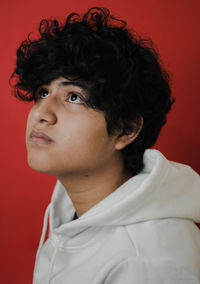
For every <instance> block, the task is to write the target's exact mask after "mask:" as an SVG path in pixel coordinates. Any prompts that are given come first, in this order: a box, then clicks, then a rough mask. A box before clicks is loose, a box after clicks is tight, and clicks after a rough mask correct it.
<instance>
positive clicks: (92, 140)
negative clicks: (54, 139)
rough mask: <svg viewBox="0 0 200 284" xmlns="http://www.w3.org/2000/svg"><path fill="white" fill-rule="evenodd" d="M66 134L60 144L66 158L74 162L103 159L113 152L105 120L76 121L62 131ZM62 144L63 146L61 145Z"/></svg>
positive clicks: (61, 138)
mask: <svg viewBox="0 0 200 284" xmlns="http://www.w3.org/2000/svg"><path fill="white" fill-rule="evenodd" d="M60 132H61V133H64V135H62V137H60V139H59V144H60V146H61V148H62V150H63V151H61V152H62V153H65V154H66V156H67V157H68V158H70V159H72V160H82V161H84V162H85V163H87V162H89V160H95V159H98V160H100V159H102V158H103V157H105V155H107V153H108V152H109V151H110V150H111V149H110V148H111V146H112V143H111V138H110V137H109V136H108V134H107V130H106V123H105V121H104V118H101V119H94V118H93V119H90V120H83V119H82V120H81V121H79V120H76V121H73V124H71V125H70V124H68V127H64V129H62V130H60ZM61 143H62V145H61Z"/></svg>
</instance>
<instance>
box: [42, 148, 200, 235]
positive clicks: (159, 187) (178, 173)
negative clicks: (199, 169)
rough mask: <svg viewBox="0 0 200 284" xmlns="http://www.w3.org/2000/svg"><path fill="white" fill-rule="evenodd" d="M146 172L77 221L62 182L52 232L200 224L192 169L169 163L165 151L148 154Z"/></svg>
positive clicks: (199, 181) (198, 185) (199, 185)
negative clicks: (171, 221)
mask: <svg viewBox="0 0 200 284" xmlns="http://www.w3.org/2000/svg"><path fill="white" fill-rule="evenodd" d="M143 160H144V169H143V170H142V171H141V172H140V173H139V174H138V175H136V176H134V177H132V178H130V179H129V180H128V181H126V182H125V183H124V184H122V185H121V186H120V187H119V188H117V189H116V190H115V191H114V192H112V193H111V194H110V195H109V196H107V197H106V198H105V199H104V200H102V201H101V202H99V203H98V204H96V205H95V206H94V207H92V208H91V209H90V210H88V211H87V212H86V213H84V214H83V215H82V216H81V217H80V218H78V219H77V220H74V221H71V220H72V218H73V216H74V213H75V209H74V207H73V204H72V201H71V199H70V198H69V196H68V194H67V191H66V190H65V188H64V187H63V185H62V184H61V183H60V181H59V180H58V181H57V183H56V185H55V188H54V192H53V195H52V199H51V203H50V205H49V206H48V208H47V211H46V219H47V215H48V213H49V212H50V233H53V234H65V235H68V236H69V237H72V236H73V235H75V234H77V233H80V232H81V231H83V230H85V229H87V228H88V227H91V226H95V227H98V226H120V225H130V224H134V223H136V222H143V221H148V220H155V219H160V218H186V219H190V220H193V221H194V222H196V223H199V222H200V178H199V175H198V174H197V173H196V172H195V171H193V170H192V168H191V167H189V166H187V165H184V164H180V163H176V162H172V161H169V160H167V159H166V158H165V157H164V156H163V154H162V153H161V152H159V151H158V150H154V149H147V150H146V151H145V152H144V156H143Z"/></svg>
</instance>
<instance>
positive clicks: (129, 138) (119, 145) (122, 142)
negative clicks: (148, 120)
mask: <svg viewBox="0 0 200 284" xmlns="http://www.w3.org/2000/svg"><path fill="white" fill-rule="evenodd" d="M143 122H144V120H143V117H141V118H140V123H139V125H138V124H137V125H135V123H134V126H136V129H137V131H133V132H131V133H129V134H124V135H119V136H118V138H117V141H116V144H115V149H116V150H121V149H123V148H124V147H125V146H127V145H128V144H130V143H131V142H133V141H134V140H135V139H136V138H137V136H138V135H139V133H140V131H141V130H142V127H143ZM134 128H135V127H134Z"/></svg>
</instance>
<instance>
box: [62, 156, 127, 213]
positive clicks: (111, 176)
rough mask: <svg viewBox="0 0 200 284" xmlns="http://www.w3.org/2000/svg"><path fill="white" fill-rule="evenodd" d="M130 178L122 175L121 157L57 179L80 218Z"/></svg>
mask: <svg viewBox="0 0 200 284" xmlns="http://www.w3.org/2000/svg"><path fill="white" fill-rule="evenodd" d="M130 177H131V175H130V174H128V173H124V169H123V161H122V157H121V156H118V157H117V160H115V161H112V162H111V163H110V164H107V165H106V166H104V167H102V168H99V169H95V170H92V171H87V172H85V173H78V174H77V173H76V174H70V175H65V176H62V177H58V179H59V180H60V182H61V183H62V184H63V186H64V187H65V189H66V190H67V193H68V195H69V197H70V198H71V200H72V202H73V205H74V208H75V210H76V214H77V216H78V217H80V216H81V215H82V214H84V213H85V212H86V211H88V210H89V209H90V208H92V207H93V206H94V205H95V204H97V203H99V202H100V201H101V200H103V199H104V198H106V197H107V196H108V195H109V194H110V193H112V192H113V191H114V190H116V189H117V188H118V187H119V186H120V185H121V184H123V183H124V182H125V181H127V180H128V179H129V178H130Z"/></svg>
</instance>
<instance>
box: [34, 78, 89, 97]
mask: <svg viewBox="0 0 200 284" xmlns="http://www.w3.org/2000/svg"><path fill="white" fill-rule="evenodd" d="M52 86H55V87H58V88H65V87H67V86H74V87H78V88H79V89H82V90H83V91H85V92H86V93H88V92H89V83H86V82H84V81H81V80H77V79H73V78H65V77H58V78H56V79H53V80H51V81H50V82H49V83H48V84H45V85H43V86H41V87H52ZM41 87H40V88H41Z"/></svg>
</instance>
